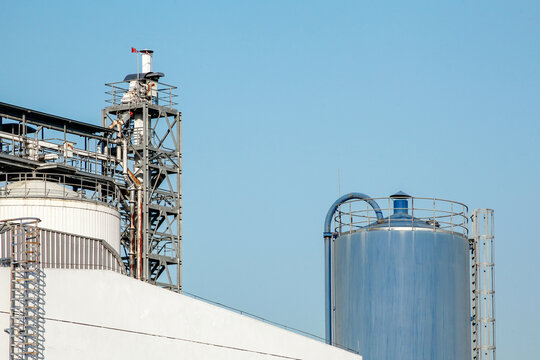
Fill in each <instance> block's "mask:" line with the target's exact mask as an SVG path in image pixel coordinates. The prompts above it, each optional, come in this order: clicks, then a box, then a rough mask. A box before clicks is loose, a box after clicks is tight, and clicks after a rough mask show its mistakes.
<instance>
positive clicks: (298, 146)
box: [0, 0, 540, 359]
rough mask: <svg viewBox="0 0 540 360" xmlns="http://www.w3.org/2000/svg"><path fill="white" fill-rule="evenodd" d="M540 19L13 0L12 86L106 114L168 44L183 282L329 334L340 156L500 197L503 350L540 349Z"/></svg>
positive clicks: (437, 6)
mask: <svg viewBox="0 0 540 360" xmlns="http://www.w3.org/2000/svg"><path fill="white" fill-rule="evenodd" d="M154 4H155V5H154ZM539 19H540V3H539V2H537V1H512V2H510V1H474V2H467V1H440V2H428V1H425V2H416V1H408V2H403V1H399V2H398V1H384V2H383V1H378V2H371V3H368V2H361V1H276V0H273V1H233V0H227V1H213V2H209V1H192V2H182V1H160V2H150V1H147V2H141V1H119V2H109V1H88V2H75V1H64V2H59V1H49V2H44V1H19V2H16V1H5V2H4V3H3V4H2V10H1V11H0V27H1V29H2V55H1V57H0V59H1V60H0V69H1V70H0V71H1V75H2V81H1V82H0V101H3V102H8V103H13V104H17V105H21V106H25V107H30V108H35V109H39V110H41V111H45V112H51V113H54V114H58V115H63V116H67V117H73V118H75V119H78V120H82V121H87V122H92V123H98V122H99V119H100V109H101V108H102V107H103V106H104V105H105V103H104V100H105V95H104V90H105V88H104V86H103V84H104V83H106V82H112V81H119V80H121V79H123V76H124V75H125V74H127V73H130V72H134V71H135V68H136V63H135V57H134V56H133V55H132V54H131V53H130V52H129V49H130V47H131V46H134V47H137V48H143V47H148V48H152V49H154V50H155V51H156V54H155V63H154V64H155V69H156V70H158V71H161V72H164V73H165V75H166V77H165V78H164V81H165V82H168V83H171V84H175V85H179V87H180V93H181V98H180V99H181V104H180V107H179V108H180V110H181V111H182V112H183V120H184V122H183V154H184V264H185V266H184V287H185V289H186V290H187V291H189V292H192V293H195V294H199V295H201V296H204V297H207V298H210V299H214V300H216V301H220V302H223V303H225V304H229V305H232V306H234V307H238V308H241V309H244V310H246V311H250V312H253V313H255V314H258V315H261V316H263V317H266V318H269V319H271V320H274V321H278V322H281V323H285V324H287V325H291V326H293V327H297V328H300V329H303V330H306V331H309V332H313V333H316V334H319V335H322V334H323V323H324V313H323V307H324V298H323V291H324V287H323V286H324V284H323V246H322V238H321V234H322V222H323V218H324V215H325V213H326V211H327V209H328V207H329V205H330V204H331V203H332V202H333V201H334V200H335V198H336V197H337V195H338V185H337V170H338V168H339V169H341V189H342V192H348V191H360V192H365V193H367V194H370V195H371V196H386V195H390V194H392V193H394V192H396V191H397V190H404V191H406V192H408V193H410V194H412V195H415V196H428V197H431V196H435V197H439V198H446V199H451V200H456V201H460V202H464V203H466V204H468V205H469V207H470V208H471V209H472V208H483V207H489V208H493V209H495V214H496V220H495V221H496V236H497V237H496V241H497V245H496V276H497V279H496V291H497V303H496V309H497V314H496V315H497V347H498V355H499V358H501V359H520V358H528V359H532V358H535V357H537V356H538V348H537V346H538V342H539V340H540V332H539V330H538V324H539V323H540V310H539V309H540V306H539V305H540V300H539V299H540V286H539V285H540V280H539V276H538V274H539V272H540V265H539V263H540V261H539V260H538V258H539V254H540V245H539V240H540V239H539V235H538V227H539V225H540V224H539V223H540V220H539V218H538V213H539V212H538V203H540V190H539V184H538V182H539V177H540V163H539V160H538V159H539V156H538V155H539V153H540V151H539V150H540V149H539V148H540V145H539V142H538V137H539V134H538V133H539V130H540V125H539V119H540V102H539V95H540V85H539V84H540V67H539V64H540V47H539V39H540V20H539Z"/></svg>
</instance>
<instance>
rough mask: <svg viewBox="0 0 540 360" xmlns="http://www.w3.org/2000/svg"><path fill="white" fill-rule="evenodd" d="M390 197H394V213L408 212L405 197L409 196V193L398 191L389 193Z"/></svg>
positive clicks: (408, 197) (403, 213) (404, 213)
mask: <svg viewBox="0 0 540 360" xmlns="http://www.w3.org/2000/svg"><path fill="white" fill-rule="evenodd" d="M390 198H391V199H394V215H407V214H408V213H409V202H408V201H407V199H410V198H411V196H410V195H408V194H406V193H404V192H403V191H398V192H397V193H395V194H394V195H390Z"/></svg>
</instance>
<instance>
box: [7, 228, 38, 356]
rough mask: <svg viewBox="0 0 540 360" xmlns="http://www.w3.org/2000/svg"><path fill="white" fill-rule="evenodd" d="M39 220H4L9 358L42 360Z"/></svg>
mask: <svg viewBox="0 0 540 360" xmlns="http://www.w3.org/2000/svg"><path fill="white" fill-rule="evenodd" d="M38 223H39V219H34V218H23V219H16V220H8V221H7V222H4V223H3V227H4V229H6V228H7V229H9V230H11V258H10V262H11V296H10V303H11V308H10V324H9V358H10V360H30V359H42V358H43V357H42V353H43V346H42V345H43V321H44V316H43V307H42V295H43V286H42V285H43V279H42V274H41V269H40V237H39V234H40V232H39V229H38V227H37V224H38Z"/></svg>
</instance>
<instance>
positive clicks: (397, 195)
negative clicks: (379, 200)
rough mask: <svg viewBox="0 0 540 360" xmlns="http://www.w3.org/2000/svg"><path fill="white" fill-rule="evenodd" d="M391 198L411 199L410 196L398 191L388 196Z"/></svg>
mask: <svg viewBox="0 0 540 360" xmlns="http://www.w3.org/2000/svg"><path fill="white" fill-rule="evenodd" d="M390 197H391V198H411V197H412V196H411V195H409V194H406V193H404V192H403V191H401V190H400V191H398V192H397V193H395V194H394V195H390Z"/></svg>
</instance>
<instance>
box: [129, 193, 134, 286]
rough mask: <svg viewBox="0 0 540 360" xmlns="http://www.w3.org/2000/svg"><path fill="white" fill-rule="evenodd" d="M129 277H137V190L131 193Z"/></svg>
mask: <svg viewBox="0 0 540 360" xmlns="http://www.w3.org/2000/svg"><path fill="white" fill-rule="evenodd" d="M129 275H130V276H131V277H135V190H134V189H132V190H130V192H129Z"/></svg>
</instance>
